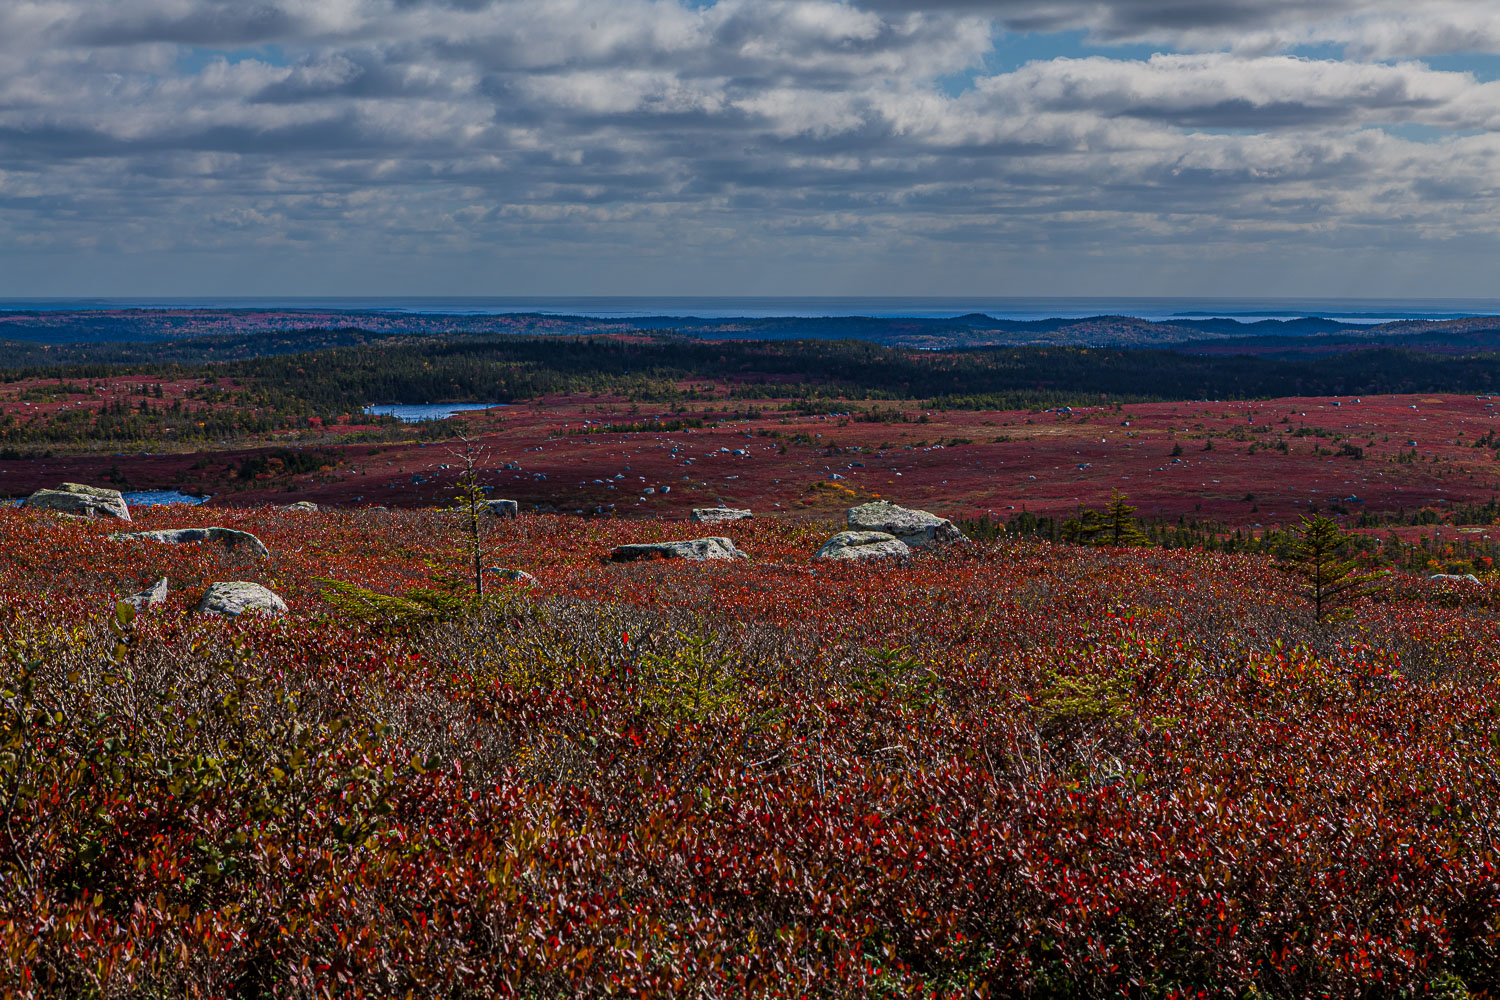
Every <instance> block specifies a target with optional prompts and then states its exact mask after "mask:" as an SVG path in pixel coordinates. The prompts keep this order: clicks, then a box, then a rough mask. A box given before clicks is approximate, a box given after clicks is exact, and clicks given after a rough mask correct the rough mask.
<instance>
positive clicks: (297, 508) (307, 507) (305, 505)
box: [281, 500, 318, 514]
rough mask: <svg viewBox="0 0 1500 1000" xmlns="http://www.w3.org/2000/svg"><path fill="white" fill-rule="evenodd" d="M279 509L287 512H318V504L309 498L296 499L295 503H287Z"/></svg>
mask: <svg viewBox="0 0 1500 1000" xmlns="http://www.w3.org/2000/svg"><path fill="white" fill-rule="evenodd" d="M281 509H282V510H284V511H287V512H289V513H297V514H303V513H305V514H316V513H317V512H318V505H317V504H315V503H313V502H312V501H311V500H298V501H297V502H296V503H289V504H287V505H286V506H285V507H283V508H281Z"/></svg>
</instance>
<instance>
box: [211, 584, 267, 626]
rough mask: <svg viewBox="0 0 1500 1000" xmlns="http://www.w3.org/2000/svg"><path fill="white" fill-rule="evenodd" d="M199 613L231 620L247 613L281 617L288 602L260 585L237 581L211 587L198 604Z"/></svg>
mask: <svg viewBox="0 0 1500 1000" xmlns="http://www.w3.org/2000/svg"><path fill="white" fill-rule="evenodd" d="M198 611H199V612H200V613H202V614H205V615H229V616H230V617H231V618H237V617H239V616H240V615H242V614H244V613H245V612H247V611H257V612H261V613H263V614H272V615H279V614H281V613H282V612H284V611H286V602H285V601H283V600H282V599H281V598H280V597H278V596H277V595H276V594H275V593H274V592H272V591H270V590H267V589H266V588H265V587H262V586H261V585H260V584H258V583H247V582H245V581H243V580H237V581H232V582H229V583H216V584H214V585H213V586H211V587H209V588H208V593H206V594H204V595H203V600H201V601H199V602H198Z"/></svg>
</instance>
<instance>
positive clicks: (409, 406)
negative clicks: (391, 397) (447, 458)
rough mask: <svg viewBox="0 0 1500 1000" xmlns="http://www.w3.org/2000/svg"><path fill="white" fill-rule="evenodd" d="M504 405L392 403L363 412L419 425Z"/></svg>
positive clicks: (369, 407)
mask: <svg viewBox="0 0 1500 1000" xmlns="http://www.w3.org/2000/svg"><path fill="white" fill-rule="evenodd" d="M504 405H505V404H504V403H420V404H418V403H393V404H384V403H383V404H381V405H379V406H367V407H365V412H366V413H369V414H371V415H373V416H377V417H395V418H396V419H397V420H402V421H405V422H406V423H408V424H419V423H421V422H422V421H424V420H446V419H448V418H449V417H451V416H453V414H455V413H467V412H468V411H469V410H488V409H490V408H491V407H494V406H504Z"/></svg>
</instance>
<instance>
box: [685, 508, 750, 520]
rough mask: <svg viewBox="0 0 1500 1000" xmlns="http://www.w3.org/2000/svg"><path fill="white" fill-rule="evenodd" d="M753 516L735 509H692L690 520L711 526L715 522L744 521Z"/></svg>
mask: <svg viewBox="0 0 1500 1000" xmlns="http://www.w3.org/2000/svg"><path fill="white" fill-rule="evenodd" d="M754 516H755V514H754V513H753V512H751V511H748V510H743V509H740V508H737V507H694V508H693V514H692V517H691V518H690V520H693V521H697V522H698V523H700V524H713V523H715V522H717V521H744V520H747V519H749V518H752V517H754Z"/></svg>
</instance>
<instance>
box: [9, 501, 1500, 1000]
mask: <svg viewBox="0 0 1500 1000" xmlns="http://www.w3.org/2000/svg"><path fill="white" fill-rule="evenodd" d="M141 519H142V520H143V521H144V522H145V524H144V525H143V527H147V528H150V527H168V526H184V525H193V524H208V523H222V524H225V525H226V526H229V527H235V528H242V529H246V530H251V531H254V532H255V533H256V534H257V535H258V536H259V537H260V538H261V539H262V540H264V541H265V542H266V544H267V545H268V546H269V547H270V548H271V550H272V553H273V556H272V558H271V559H270V560H269V561H266V562H249V561H241V559H240V558H239V557H237V556H236V555H234V554H232V553H229V554H226V553H224V552H222V551H220V550H218V549H215V548H211V547H208V546H202V547H192V546H184V547H176V546H167V545H155V544H151V545H143V544H129V543H118V542H110V541H108V540H107V535H108V532H109V529H108V527H107V526H103V525H94V524H90V523H83V522H73V521H63V520H58V519H53V518H50V517H46V516H39V515H36V514H32V513H28V512H25V511H21V510H5V511H0V553H3V557H0V559H3V561H0V633H3V637H4V638H3V646H0V671H3V674H0V680H3V684H0V687H3V704H0V741H3V744H4V745H3V747H0V809H3V817H0V819H3V822H0V995H5V996H13V997H100V998H103V997H161V996H174V997H177V996H182V997H231V996H233V997H272V996H275V997H396V996H417V997H489V996H497V997H505V996H528V997H566V996H591V997H592V996H609V995H622V996H624V995H636V996H726V997H727V996H736V997H738V996H761V997H801V996H840V997H844V996H853V997H859V996H869V997H887V996H925V997H932V996H938V997H972V996H1156V997H1173V996H1177V997H1189V996H1192V997H1197V996H1212V997H1250V996H1265V997H1272V996H1274V997H1304V996H1314V995H1326V996H1333V997H1366V996H1424V995H1434V994H1441V995H1463V992H1464V991H1465V990H1467V991H1469V992H1471V993H1473V994H1475V995H1480V994H1482V993H1484V992H1485V991H1493V990H1495V989H1496V988H1497V987H1500V973H1497V972H1496V971H1495V970H1496V968H1497V966H1500V955H1497V953H1496V948H1497V942H1500V926H1497V920H1500V877H1497V876H1500V873H1497V865H1500V854H1497V845H1496V840H1495V836H1496V833H1497V830H1496V826H1495V824H1496V822H1497V816H1496V815H1495V812H1496V806H1497V802H1500V792H1497V789H1500V783H1497V782H1500V774H1497V772H1496V769H1495V763H1494V762H1495V760H1496V751H1497V747H1500V708H1497V704H1500V703H1497V698H1496V695H1497V690H1496V683H1495V675H1494V664H1495V663H1496V661H1497V654H1500V637H1497V634H1496V630H1495V628H1494V620H1493V613H1492V610H1491V591H1490V589H1489V588H1488V586H1480V587H1473V588H1471V589H1470V590H1466V591H1464V592H1463V593H1462V594H1457V593H1456V592H1454V591H1452V588H1448V589H1447V590H1442V591H1434V590H1431V589H1429V588H1428V586H1427V585H1426V584H1425V583H1424V582H1422V581H1416V580H1402V581H1398V582H1397V584H1396V585H1393V586H1392V587H1390V588H1388V589H1387V590H1385V591H1384V592H1382V593H1381V594H1378V595H1374V596H1366V597H1361V598H1359V599H1358V600H1357V601H1356V602H1355V604H1354V606H1353V609H1352V610H1353V612H1354V613H1353V614H1352V615H1351V616H1350V617H1349V618H1348V620H1345V621H1336V622H1332V623H1325V624H1323V625H1321V626H1320V625H1318V624H1316V623H1315V622H1314V620H1313V614H1312V612H1311V610H1310V608H1309V607H1308V605H1307V604H1306V602H1304V601H1303V600H1302V599H1301V598H1300V596H1299V595H1298V594H1297V593H1296V592H1295V589H1294V588H1293V587H1292V586H1291V585H1290V584H1289V582H1288V579H1287V576H1286V574H1285V573H1284V572H1283V571H1282V570H1280V569H1278V568H1277V567H1276V565H1275V564H1274V563H1272V562H1271V561H1270V560H1269V559H1265V558H1260V557H1253V558H1252V557H1231V556H1222V555H1207V554H1201V553H1199V554H1194V553H1186V552H1172V553H1164V552H1161V551H1158V550H1151V549H1119V548H1094V547H1073V546H1052V545H1049V544H1046V543H1042V542H1030V541H1004V540H1002V541H1000V542H996V543H993V544H984V545H974V546H969V547H965V548H964V549H963V550H962V551H958V552H955V553H953V554H951V555H932V556H926V557H922V558H918V559H915V560H913V561H911V562H909V563H903V564H893V565H885V566H870V565H856V566H816V567H815V566H814V565H813V564H812V563H810V562H809V561H808V556H809V555H810V554H811V553H812V552H813V551H814V550H815V549H816V547H817V545H818V543H819V542H820V541H821V540H822V538H823V537H825V536H826V533H827V531H828V530H830V529H831V527H832V526H831V525H805V524H804V525H798V524H789V523H781V522H775V521H767V520H761V521H755V522H738V523H736V524H735V525H733V527H732V528H727V527H726V528H724V529H722V530H724V531H725V532H726V533H729V534H732V535H733V536H734V541H735V543H736V544H737V545H738V546H739V547H740V548H742V549H744V550H745V551H747V552H749V553H750V554H751V555H752V558H751V559H750V560H747V561H743V562H736V563H734V564H723V565H711V564H703V565H692V564H682V563H677V562H658V563H643V564H630V565H615V564H609V563H607V562H605V561H604V560H603V559H602V557H603V555H604V554H605V553H606V552H607V551H608V550H609V549H610V548H611V547H612V546H614V545H616V544H620V543H622V542H627V541H649V540H657V539H666V538H685V537H691V526H690V525H687V524H684V523H680V522H666V521H647V522H633V523H624V522H617V521H606V520H600V521H585V520H581V519H567V518H561V517H540V516H522V517H520V518H516V519H507V520H505V521H503V522H497V526H496V527H495V528H494V529H493V530H492V531H491V532H490V533H489V536H488V539H487V544H488V545H489V547H490V548H489V552H488V554H487V562H488V564H490V565H496V566H504V567H514V568H518V569H524V570H527V571H528V572H530V573H532V574H534V575H535V577H536V578H537V583H536V585H535V586H522V585H516V584H511V583H509V582H507V581H501V580H499V579H493V580H491V582H490V589H489V592H488V593H487V595H486V597H485V598H484V599H483V600H482V601H470V602H467V603H466V604H464V605H463V606H461V607H460V608H458V609H457V610H452V609H450V611H451V613H447V614H444V615H441V616H435V617H434V618H433V619H432V620H428V621H419V622H414V623H409V624H406V625H404V626H403V627H400V628H394V629H393V628H388V627H382V626H381V625H380V623H379V622H377V621H371V620H361V619H357V618H351V617H348V616H346V615H343V614H341V613H340V612H339V610H338V608H337V606H336V605H333V604H329V603H328V602H326V601H324V600H323V599H322V597H320V596H319V595H320V587H324V586H325V585H320V584H319V582H318V581H319V580H321V579H325V578H332V579H337V580H342V581H346V582H350V583H354V584H357V585H359V586H362V587H366V588H370V589H372V590H378V591H380V592H382V593H387V594H402V593H405V592H406V591H408V590H411V589H414V588H421V587H423V586H425V585H427V584H429V583H430V581H431V580H432V579H433V578H434V574H442V573H449V574H458V575H461V573H462V571H463V569H464V565H463V562H462V560H463V559H464V558H465V556H464V551H463V548H462V545H461V543H460V540H459V531H460V525H459V523H458V520H457V519H456V517H455V516H454V515H451V514H443V513H438V512H431V511H426V512H421V511H417V512H383V511H367V512H358V511H340V512H325V513H320V514H289V513H280V512H273V511H222V510H220V511H210V510H208V509H198V510H180V509H179V510H173V511H170V512H166V511H160V510H158V511H154V512H151V513H149V514H146V515H145V516H143V517H142V518H141ZM159 576H166V577H168V578H169V580H170V581H171V586H172V595H171V596H170V597H169V599H168V601H167V603H166V604H165V605H163V606H160V607H158V608H154V609H151V610H148V611H146V612H144V613H142V614H141V615H140V616H139V617H138V618H136V619H135V620H133V621H127V620H117V619H116V617H115V613H114V609H115V600H116V598H118V597H120V596H123V595H125V594H128V593H130V592H133V591H135V590H138V589H140V588H141V587H142V586H143V585H145V584H147V583H149V582H150V581H151V580H154V579H156V578H157V577H159ZM214 580H254V581H258V582H262V583H265V584H266V585H268V586H270V587H272V588H273V589H275V590H276V591H277V592H279V593H281V594H282V595H283V596H284V597H285V598H286V599H287V602H288V604H289V605H290V607H291V613H290V614H288V615H286V616H283V617H281V618H278V619H265V620H260V619H257V620H248V619H246V620H219V619H214V618H206V617H202V616H198V615H196V614H194V613H193V612H192V608H193V605H194V602H195V600H196V598H197V597H198V596H199V595H201V593H202V591H203V589H204V588H205V587H206V585H207V584H208V583H210V582H212V581H214ZM1444 991H1446V992H1444Z"/></svg>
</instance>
